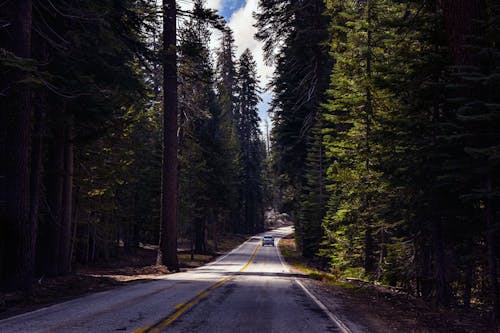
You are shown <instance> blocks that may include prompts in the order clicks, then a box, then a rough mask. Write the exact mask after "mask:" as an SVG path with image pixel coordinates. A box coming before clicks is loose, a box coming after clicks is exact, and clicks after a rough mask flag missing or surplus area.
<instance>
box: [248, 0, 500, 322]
mask: <svg viewBox="0 0 500 333" xmlns="http://www.w3.org/2000/svg"><path fill="white" fill-rule="evenodd" d="M256 18H257V20H258V23H257V27H258V33H257V35H256V37H257V38H259V39H261V40H262V41H263V42H264V43H265V48H266V49H265V50H266V56H267V59H268V61H270V62H274V64H275V65H276V72H275V77H274V80H273V82H272V87H273V89H274V93H275V97H274V100H273V102H272V119H273V132H272V149H271V159H272V165H273V173H274V177H275V178H274V179H275V181H274V183H273V186H274V193H275V199H274V202H277V203H279V205H280V209H281V210H285V211H288V212H290V213H291V214H292V216H293V218H294V221H295V226H296V241H297V245H298V246H299V248H300V249H301V250H302V253H303V254H304V256H307V257H312V258H317V259H318V261H320V262H323V264H325V265H326V266H327V267H329V268H330V269H331V270H332V272H334V273H336V274H338V275H339V276H351V277H357V278H364V279H369V280H373V281H380V282H383V283H386V284H388V285H392V286H397V287H400V288H403V289H405V290H407V291H409V292H411V293H413V294H415V295H418V296H421V297H424V298H426V299H429V300H433V301H435V302H437V303H440V304H443V305H450V304H457V303H458V304H462V305H463V306H465V307H469V306H470V305H471V303H476V304H478V303H479V304H487V305H488V306H490V307H491V310H492V313H493V314H494V317H495V318H498V316H499V314H500V312H499V311H500V307H499V291H498V287H499V283H498V282H499V281H498V263H499V248H498V244H499V243H500V242H499V240H500V237H499V235H500V234H499V225H500V224H499V222H498V220H499V213H498V212H499V207H500V206H499V199H500V197H499V193H500V192H499V181H500V173H499V170H500V168H499V162H500V159H499V157H500V154H499V145H498V143H499V142H500V80H499V78H500V48H499V36H500V34H499V32H500V22H499V19H500V6H499V4H498V2H496V1H490V0H463V1H462V0H453V1H451V0H449V1H448V0H442V1H437V0H436V1H396V0H364V1H350V0H345V1H344V0H335V1H334V0H326V1H322V0H309V1H302V0H284V1H272V0H261V1H260V2H259V10H258V12H257V13H256Z"/></svg>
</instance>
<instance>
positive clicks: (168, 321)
mask: <svg viewBox="0 0 500 333" xmlns="http://www.w3.org/2000/svg"><path fill="white" fill-rule="evenodd" d="M291 232H292V230H291V228H290V227H287V228H280V229H276V230H275V231H273V232H270V234H274V235H275V236H276V237H280V236H283V235H286V234H289V233H291ZM276 242H278V240H276ZM301 279H302V277H301V276H295V275H293V274H290V273H289V271H288V269H287V267H286V265H284V264H283V262H282V258H281V256H280V254H279V251H278V248H277V247H271V246H266V247H262V246H261V235H260V236H255V237H253V238H252V239H250V240H249V241H247V242H245V243H243V244H242V245H241V246H239V247H238V248H236V249H235V250H233V251H232V252H230V253H229V254H228V255H226V256H224V257H222V258H220V259H219V260H217V261H215V262H213V263H211V264H208V265H206V266H203V267H199V268H197V269H194V270H192V271H188V272H182V273H177V274H170V275H166V276H165V277H163V278H162V279H159V280H155V281H151V282H147V283H138V284H134V285H130V286H125V287H121V288H117V289H113V290H109V291H105V292H100V293H95V294H92V295H88V296H85V297H81V298H78V299H75V300H72V301H68V302H64V303H60V304H56V305H53V306H50V307H47V308H43V309H40V310H37V311H34V312H30V313H26V314H23V315H19V316H16V317H12V318H8V319H5V320H2V321H0V332H9V333H15V332H23V333H24V332H51V333H52V332H186V333H188V332H189V333H194V332H203V333H211V332H214V333H219V332H220V333H223V332H231V333H232V332H287V333H291V332H344V333H345V332H349V331H348V330H347V329H345V328H344V329H343V328H342V327H341V326H342V324H341V323H340V324H339V323H338V322H337V323H336V321H337V319H336V317H335V315H334V314H332V313H330V312H328V310H326V309H322V308H321V307H322V304H321V303H317V299H316V300H315V297H314V296H313V295H312V294H309V292H308V290H307V289H306V288H305V287H304V284H303V283H302V282H301ZM339 325H340V326H339Z"/></svg>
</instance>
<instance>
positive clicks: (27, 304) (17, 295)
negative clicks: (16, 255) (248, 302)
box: [0, 235, 249, 319]
mask: <svg viewBox="0 0 500 333" xmlns="http://www.w3.org/2000/svg"><path fill="white" fill-rule="evenodd" d="M248 237H249V236H248V235H227V236H225V237H224V239H223V240H222V241H221V242H220V243H219V244H218V249H217V252H214V253H211V254H206V255H201V254H195V255H194V256H193V257H191V253H190V251H189V249H187V248H186V246H185V244H182V243H181V244H180V245H181V249H180V250H179V253H178V257H179V266H180V269H181V271H186V270H189V269H193V268H196V267H199V266H203V265H205V264H206V263H208V262H211V261H213V260H215V259H216V258H217V257H219V256H221V255H223V254H225V253H227V252H229V251H231V250H232V249H233V248H235V247H236V246H238V245H240V244H241V243H242V242H244V241H245V240H247V239H248ZM156 253H157V251H156V248H155V247H153V246H145V247H143V248H139V249H137V251H136V252H135V253H133V254H131V253H120V255H119V256H118V257H117V258H113V259H110V260H109V261H107V262H99V263H95V264H91V265H77V266H76V267H74V273H72V274H69V275H66V276H59V277H51V278H49V277H44V276H41V277H37V279H36V280H35V281H34V283H33V294H32V296H30V297H26V296H25V295H23V293H21V292H2V291H0V319H4V318H7V317H11V316H15V315H18V314H21V313H24V312H28V311H33V310H36V309H39V308H42V307H45V306H48V305H51V304H55V303H60V302H63V301H67V300H70V299H73V298H76V297H79V296H83V295H86V294H89V293H94V292H98V291H104V290H109V289H112V288H117V287H121V286H125V285H128V284H131V283H141V282H145V281H150V280H154V279H159V278H161V277H162V276H164V275H165V274H170V273H171V272H169V271H168V269H167V268H166V267H165V266H162V265H156Z"/></svg>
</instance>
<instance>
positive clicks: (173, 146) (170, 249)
mask: <svg viewBox="0 0 500 333" xmlns="http://www.w3.org/2000/svg"><path fill="white" fill-rule="evenodd" d="M176 17H177V9H176V3H175V0H163V113H164V115H163V166H162V197H161V218H160V219H161V221H160V244H159V248H158V258H157V263H158V264H164V265H166V266H167V267H168V269H169V270H173V271H178V270H179V262H178V259H177V144H178V143H177V54H176Z"/></svg>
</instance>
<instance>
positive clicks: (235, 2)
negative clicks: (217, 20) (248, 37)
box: [219, 0, 246, 21]
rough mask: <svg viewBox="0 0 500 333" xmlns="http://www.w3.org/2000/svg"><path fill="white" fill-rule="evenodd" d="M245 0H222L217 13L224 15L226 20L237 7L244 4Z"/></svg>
mask: <svg viewBox="0 0 500 333" xmlns="http://www.w3.org/2000/svg"><path fill="white" fill-rule="evenodd" d="M245 3H246V0H222V3H221V9H220V10H219V13H220V14H221V15H222V16H224V18H225V19H226V21H229V19H230V18H231V15H232V14H233V13H234V12H235V11H236V10H238V9H240V8H242V7H243V6H245Z"/></svg>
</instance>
